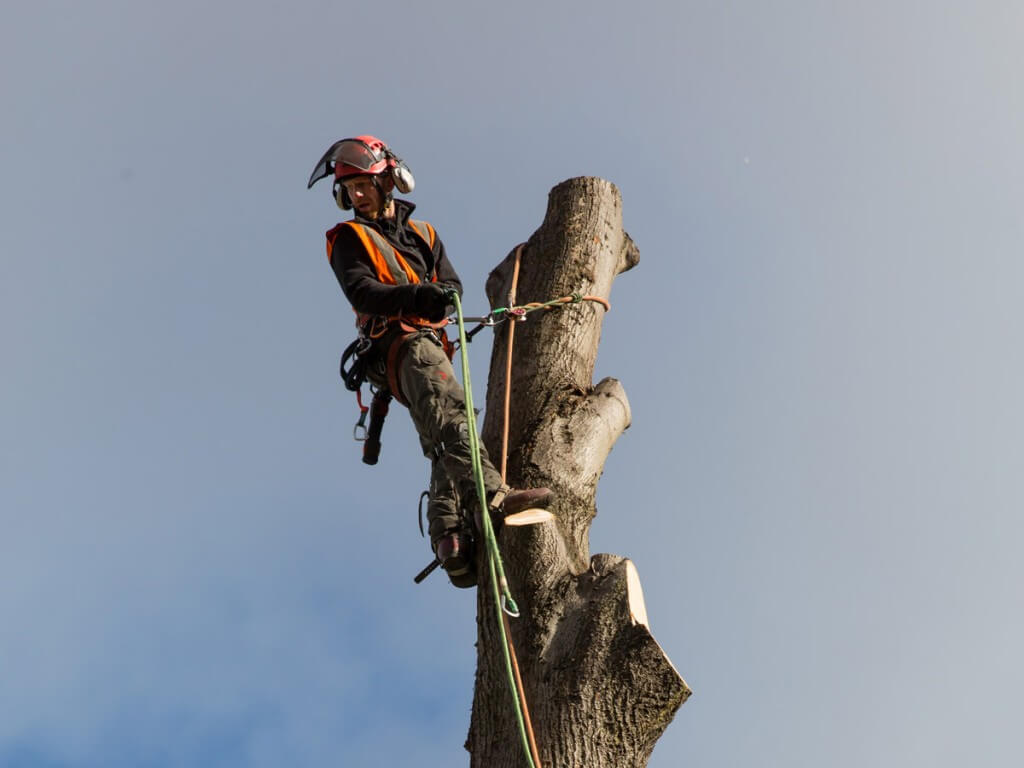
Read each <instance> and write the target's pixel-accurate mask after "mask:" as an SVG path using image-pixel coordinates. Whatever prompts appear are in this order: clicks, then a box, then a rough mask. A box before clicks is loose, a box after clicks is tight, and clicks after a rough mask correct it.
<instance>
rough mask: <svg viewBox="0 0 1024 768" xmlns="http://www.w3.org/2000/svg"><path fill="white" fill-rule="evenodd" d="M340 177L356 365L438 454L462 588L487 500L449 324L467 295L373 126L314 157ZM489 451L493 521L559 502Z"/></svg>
mask: <svg viewBox="0 0 1024 768" xmlns="http://www.w3.org/2000/svg"><path fill="white" fill-rule="evenodd" d="M332 174H333V176H334V187H333V190H332V195H333V197H334V200H335V202H336V203H337V205H338V207H339V208H341V209H342V210H344V211H349V210H352V211H354V217H353V218H352V219H351V220H350V221H345V222H341V223H339V224H337V225H336V226H334V227H333V228H331V229H330V230H328V232H327V260H328V261H329V262H330V265H331V268H332V269H333V270H334V274H335V276H336V277H337V278H338V282H339V284H340V285H341V289H342V291H343V292H344V294H345V297H346V298H347V299H348V301H349V303H350V304H351V305H352V308H353V309H354V310H355V313H356V327H357V328H358V334H359V338H358V339H357V343H356V346H355V350H356V353H357V360H358V366H359V370H360V371H363V372H365V377H366V378H367V379H369V381H370V383H371V384H372V385H373V386H374V387H375V388H376V390H377V395H376V396H375V399H376V398H378V397H380V396H381V393H387V394H389V395H390V396H392V397H394V398H395V399H396V400H397V401H398V402H399V403H401V404H403V405H405V406H406V407H407V408H408V410H409V414H410V416H411V417H412V422H413V425H414V426H415V428H416V431H417V433H418V434H419V439H420V446H421V447H422V449H423V453H424V455H425V456H426V457H427V458H428V459H430V461H431V473H430V491H429V502H428V505H427V520H428V523H429V533H430V543H431V548H432V549H433V551H434V554H435V557H436V558H437V561H438V562H439V563H440V564H441V567H442V568H444V570H445V571H447V573H448V577H449V579H450V580H451V582H452V583H453V584H454V585H456V586H459V587H470V586H473V585H475V584H476V567H475V564H474V562H473V539H474V532H473V530H472V529H473V527H474V524H472V523H471V522H469V521H472V520H473V519H474V517H475V516H476V515H478V514H479V509H478V507H479V502H478V501H477V499H478V495H477V492H476V487H475V481H474V476H473V464H472V456H471V453H470V446H469V436H468V431H467V421H466V418H467V417H466V411H465V399H464V392H463V389H462V387H461V385H460V384H459V382H458V381H457V380H456V378H455V371H454V369H453V368H452V365H451V356H452V354H453V352H454V346H453V345H452V343H451V341H450V340H449V339H448V335H447V333H446V331H445V327H444V326H445V325H446V324H447V322H448V321H447V316H448V314H449V312H450V311H451V309H450V306H451V301H452V292H457V293H458V295H459V296H461V295H462V283H461V281H460V280H459V276H458V274H457V273H456V271H455V268H454V266H453V265H452V263H451V261H450V260H449V258H448V256H447V253H446V252H445V247H444V244H443V243H442V242H441V238H440V237H438V235H437V232H436V231H435V230H434V228H433V227H432V226H431V225H430V224H429V223H427V222H425V221H421V220H415V219H413V218H411V216H412V213H413V211H414V209H415V205H413V204H412V203H411V202H408V201H406V200H400V199H396V198H395V197H394V196H393V192H394V190H395V189H396V188H397V189H398V191H399V192H401V193H403V194H407V193H409V192H411V191H412V190H413V187H414V183H415V182H414V180H413V176H412V172H411V171H410V170H409V167H408V166H407V165H406V164H405V163H404V162H403V161H402V160H401V158H399V157H398V156H397V155H395V153H394V152H393V151H392V150H391V149H390V148H389V147H388V146H387V145H386V144H385V143H384V142H383V141H381V140H380V139H378V138H376V137H374V136H369V135H364V136H357V137H355V138H348V139H342V140H340V141H337V142H335V143H334V144H333V145H332V146H331V147H330V148H329V149H328V150H327V152H325V153H324V155H323V157H322V158H320V161H319V162H318V163H317V164H316V167H315V168H314V169H313V173H312V174H311V175H310V178H309V184H308V187H312V186H313V184H315V183H316V182H317V181H319V180H320V179H322V178H325V177H327V176H329V175H332ZM308 187H307V188H308ZM387 394H385V397H386V396H387ZM385 402H386V400H385ZM481 453H482V456H481V463H482V466H483V478H484V486H485V498H486V499H487V500H488V506H489V511H490V513H491V514H492V516H493V518H494V519H495V522H496V523H500V521H501V519H502V518H503V517H505V516H507V515H511V514H514V513H515V512H518V511H520V510H523V509H526V508H528V507H533V506H543V505H545V504H547V503H548V502H549V501H550V497H551V491H550V490H549V489H547V488H533V489H523V490H514V489H511V488H509V487H508V486H507V485H505V484H504V483H502V480H501V476H500V474H499V473H498V472H497V470H495V468H494V466H493V464H492V463H491V462H490V460H489V458H488V456H487V453H486V449H484V448H483V447H482V446H481ZM460 509H461V510H462V511H463V512H464V513H465V514H460ZM476 525H477V526H478V525H479V524H476Z"/></svg>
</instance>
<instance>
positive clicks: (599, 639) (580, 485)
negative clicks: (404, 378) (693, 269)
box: [466, 178, 690, 768]
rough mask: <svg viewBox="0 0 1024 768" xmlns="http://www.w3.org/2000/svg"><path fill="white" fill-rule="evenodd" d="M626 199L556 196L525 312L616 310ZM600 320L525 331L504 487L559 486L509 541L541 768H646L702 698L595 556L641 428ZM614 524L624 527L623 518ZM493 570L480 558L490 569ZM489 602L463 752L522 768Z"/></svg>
mask: <svg viewBox="0 0 1024 768" xmlns="http://www.w3.org/2000/svg"><path fill="white" fill-rule="evenodd" d="M513 254H514V251H513V253H512V254H509V256H508V257H506V259H505V260H504V261H503V262H502V263H501V264H500V265H499V266H498V267H497V268H495V270H494V271H493V272H492V273H491V276H490V278H489V279H488V281H487V294H488V298H489V299H490V302H491V306H492V307H495V306H507V304H508V301H507V299H508V292H509V288H510V284H511V276H512V265H513V259H514V256H513ZM637 261H638V253H637V249H636V247H635V246H634V244H633V242H632V240H630V238H629V236H628V235H627V234H626V233H625V232H624V231H623V229H622V200H621V197H620V195H619V191H618V189H616V188H615V186H614V185H612V184H610V183H609V182H607V181H604V180H602V179H597V178H576V179H569V180H568V181H565V182H562V183H561V184H559V185H558V186H556V187H555V188H554V189H552V190H551V193H550V197H549V201H548V210H547V214H546V216H545V218H544V222H543V224H542V225H541V226H540V228H539V229H538V230H537V231H536V232H535V233H534V234H533V236H532V237H531V238H530V239H529V241H528V242H527V243H526V246H525V248H524V250H523V253H522V259H521V267H520V273H519V281H518V289H517V303H520V304H522V303H525V302H528V301H546V300H548V299H553V298H557V297H560V296H567V295H571V294H574V293H580V294H584V295H587V294H589V295H595V296H600V297H603V298H606V299H607V298H609V295H610V292H611V286H612V281H613V280H614V278H615V276H616V275H618V274H619V273H620V272H624V271H625V270H627V269H630V268H631V267H633V266H635V265H636V263H637ZM604 314H605V311H604V309H603V308H602V307H601V306H600V305H599V304H596V303H593V302H585V303H583V304H575V305H570V306H569V307H567V308H565V309H561V310H554V311H542V312H535V313H533V314H531V315H530V316H529V319H528V320H527V321H525V322H520V323H518V324H517V326H516V330H515V346H514V360H515V364H514V369H513V374H512V392H513V404H512V412H511V419H510V428H509V459H508V481H509V483H511V484H512V485H513V486H515V487H519V488H523V487H533V486H548V487H550V488H552V489H553V490H555V492H556V493H557V496H558V499H557V502H556V503H555V504H553V505H552V507H551V512H553V513H554V515H555V519H554V520H553V521H551V522H548V523H544V524H540V525H533V526H526V527H515V528H514V527H511V526H505V527H504V528H503V529H502V531H501V533H500V536H499V541H500V543H501V550H502V556H503V558H504V561H505V568H506V573H507V575H508V579H509V584H510V586H511V589H512V594H513V595H514V596H515V599H516V601H517V603H518V605H519V608H520V611H521V617H520V618H518V619H513V620H512V621H511V626H512V637H513V640H514V643H515V648H516V653H517V656H518V659H519V665H520V668H521V671H522V676H523V683H524V687H525V690H526V696H527V700H528V702H529V708H530V714H531V717H532V721H533V728H534V732H535V734H536V740H537V746H538V749H539V753H540V758H541V765H543V766H544V768H627V767H628V766H644V765H646V764H647V760H648V758H649V757H650V754H651V750H652V749H653V748H654V744H655V742H656V741H657V739H658V738H659V737H660V736H661V734H662V733H663V732H664V730H665V728H666V727H667V726H668V724H669V722H670V721H671V720H672V717H673V716H674V714H675V712H676V710H677V709H678V708H679V707H680V705H682V703H683V702H684V701H685V700H686V698H687V697H688V696H689V695H690V689H689V688H688V687H687V685H686V683H685V681H684V680H683V679H682V677H680V676H679V673H678V672H677V671H676V670H675V668H674V667H673V666H672V663H671V662H670V661H669V660H668V657H667V656H666V655H665V653H664V652H663V651H662V649H661V647H660V646H659V645H658V643H657V642H656V641H655V640H654V637H653V636H652V635H651V632H650V630H649V628H648V626H647V615H646V610H645V608H644V604H643V595H642V593H641V590H640V583H639V579H638V577H637V575H636V569H635V568H634V567H633V564H632V562H630V561H629V560H627V559H625V558H623V557H619V556H617V555H606V554H601V555H594V556H593V557H591V556H590V551H589V533H590V523H591V521H592V520H593V518H594V515H595V513H596V507H595V495H596V492H597V482H598V479H599V478H600V476H601V472H602V469H603V467H604V463H605V460H606V459H607V456H608V453H609V452H610V451H611V448H612V446H613V445H614V443H615V441H616V440H617V439H618V437H619V435H621V434H622V432H623V431H624V430H625V429H626V428H627V427H628V426H629V424H630V409H629V401H628V400H627V399H626V393H625V391H624V390H623V388H622V386H621V385H620V384H619V382H618V381H617V380H615V379H611V378H608V379H604V380H602V381H601V382H599V383H598V384H597V385H596V386H595V385H594V384H593V383H592V377H593V370H594V362H595V360H596V358H597V349H598V344H599V342H600V336H601V324H602V321H603V320H604ZM506 339H507V328H506V327H505V326H501V327H499V328H498V329H497V331H496V333H495V337H494V350H493V352H492V357H491V370H490V377H489V380H488V392H487V412H486V416H485V420H484V427H483V440H484V442H485V443H486V445H487V448H488V450H489V451H490V453H491V456H492V457H493V458H494V459H495V462H497V461H498V458H499V457H500V455H501V445H500V442H501V430H502V424H501V421H502V410H503V408H502V403H503V398H504V387H505V359H506V349H507V346H506ZM610 514H615V512H614V511H611V512H610ZM481 559H482V558H481ZM480 584H481V588H480V589H479V591H478V600H477V606H478V619H477V625H478V643H477V655H478V664H477V676H476V687H475V692H474V701H473V714H472V720H471V723H470V730H469V737H468V739H467V742H466V748H467V749H468V750H469V752H470V755H471V759H470V765H471V766H472V767H473V768H485V767H486V768H520V767H521V766H523V765H526V760H525V758H524V756H523V749H522V745H521V742H520V739H519V735H518V730H517V727H516V721H515V717H514V710H513V703H512V699H511V693H510V691H509V686H508V682H507V677H506V671H505V661H504V656H503V653H502V648H501V634H500V629H499V625H498V619H497V618H496V616H495V612H494V605H493V601H492V598H491V591H490V586H489V584H488V577H487V575H486V571H485V570H481V573H480Z"/></svg>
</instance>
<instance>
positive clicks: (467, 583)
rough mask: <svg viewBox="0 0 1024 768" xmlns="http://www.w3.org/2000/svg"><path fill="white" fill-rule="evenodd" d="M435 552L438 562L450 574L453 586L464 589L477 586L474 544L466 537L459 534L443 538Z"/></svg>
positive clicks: (436, 546)
mask: <svg viewBox="0 0 1024 768" xmlns="http://www.w3.org/2000/svg"><path fill="white" fill-rule="evenodd" d="M434 550H435V553H436V555H437V560H438V562H439V563H441V567H442V568H444V569H445V571H447V572H448V579H449V580H450V581H451V583H452V584H454V585H455V586H456V587H462V588H466V587H472V586H474V585H475V584H476V567H475V566H474V565H473V547H472V542H471V541H470V540H469V539H467V538H466V536H464V535H463V534H461V533H458V532H454V533H449V534H447V535H445V536H442V537H441V538H440V539H439V540H438V542H437V544H436V545H435V546H434Z"/></svg>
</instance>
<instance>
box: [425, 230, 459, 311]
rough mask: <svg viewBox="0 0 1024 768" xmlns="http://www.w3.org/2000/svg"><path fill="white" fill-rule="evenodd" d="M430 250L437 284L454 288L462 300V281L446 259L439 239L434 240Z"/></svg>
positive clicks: (445, 253)
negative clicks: (432, 254) (432, 255)
mask: <svg viewBox="0 0 1024 768" xmlns="http://www.w3.org/2000/svg"><path fill="white" fill-rule="evenodd" d="M432 250H433V252H434V270H435V272H436V274H437V282H439V283H443V284H444V285H445V286H447V287H448V288H454V289H455V291H456V292H457V293H458V294H459V298H462V280H460V279H459V275H458V273H457V272H456V271H455V267H454V266H453V265H452V263H451V261H450V260H449V259H448V254H447V252H446V251H445V249H444V243H442V242H441V238H440V237H435V238H434V247H433V249H432Z"/></svg>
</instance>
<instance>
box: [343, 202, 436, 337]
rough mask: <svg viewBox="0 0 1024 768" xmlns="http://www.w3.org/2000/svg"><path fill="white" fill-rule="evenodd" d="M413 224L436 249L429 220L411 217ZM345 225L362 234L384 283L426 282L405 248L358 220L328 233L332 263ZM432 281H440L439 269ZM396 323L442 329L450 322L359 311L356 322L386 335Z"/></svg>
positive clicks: (375, 267) (365, 247)
mask: <svg viewBox="0 0 1024 768" xmlns="http://www.w3.org/2000/svg"><path fill="white" fill-rule="evenodd" d="M409 226H411V227H412V229H413V231H414V232H415V233H416V234H417V235H419V236H420V237H421V238H422V239H423V241H424V242H426V243H427V245H429V246H430V248H431V250H433V248H434V243H435V242H436V240H437V232H435V231H434V227H433V226H431V225H430V223H428V222H426V221H415V220H413V219H409ZM342 227H351V228H352V229H353V230H355V233H356V235H357V236H358V237H359V242H360V243H361V244H362V246H363V249H364V251H365V252H366V255H367V256H368V257H369V259H370V263H371V264H373V268H374V271H375V272H376V273H377V279H378V280H380V281H381V282H382V283H384V284H385V285H409V284H410V283H419V282H422V281H421V280H420V276H419V275H417V274H416V271H415V270H414V269H413V268H412V267H410V266H409V263H408V262H407V261H406V260H405V257H403V256H402V253H401V251H399V250H398V249H397V248H395V246H393V245H392V244H391V243H389V242H388V241H387V240H386V239H385V238H384V236H383V235H382V234H381V233H380V232H378V231H377V230H376V229H374V228H373V227H368V226H366V225H365V224H360V223H359V222H358V221H345V222H342V223H340V224H338V225H337V226H335V227H334V228H333V229H331V230H330V231H329V232H328V233H327V261H328V262H330V260H331V255H332V252H333V249H334V240H335V237H336V236H337V233H338V232H339V231H340V230H341V228H342ZM430 281H431V282H434V283H436V282H437V271H436V270H434V271H433V272H431V274H430ZM371 321H376V322H371ZM394 322H400V323H402V324H403V325H409V326H415V328H407V330H415V329H416V328H422V327H428V326H429V327H432V328H440V327H442V326H444V325H447V322H448V321H447V320H443V321H441V322H439V323H432V322H430V321H429V320H427V319H426V318H423V317H417V316H415V315H399V316H395V317H388V318H381V319H378V318H376V317H375V316H372V315H364V314H360V313H359V312H356V325H357V326H358V327H363V326H364V325H366V324H367V323H371V324H372V325H373V326H374V327H373V328H372V329H371V331H370V335H371V336H379V335H382V334H383V333H384V332H385V331H386V330H387V327H388V326H389V325H391V324H392V323H394Z"/></svg>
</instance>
